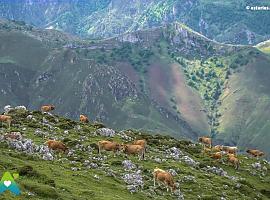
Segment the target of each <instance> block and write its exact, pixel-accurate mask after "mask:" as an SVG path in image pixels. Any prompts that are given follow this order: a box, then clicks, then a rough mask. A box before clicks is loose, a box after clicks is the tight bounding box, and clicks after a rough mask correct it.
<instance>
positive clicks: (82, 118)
mask: <svg viewBox="0 0 270 200" xmlns="http://www.w3.org/2000/svg"><path fill="white" fill-rule="evenodd" d="M80 122H83V123H88V122H89V120H88V117H86V116H85V115H80Z"/></svg>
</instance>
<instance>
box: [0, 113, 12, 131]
mask: <svg viewBox="0 0 270 200" xmlns="http://www.w3.org/2000/svg"><path fill="white" fill-rule="evenodd" d="M11 121H12V117H11V116H8V115H0V122H1V123H2V125H3V122H6V123H7V125H8V128H9V129H10V125H11Z"/></svg>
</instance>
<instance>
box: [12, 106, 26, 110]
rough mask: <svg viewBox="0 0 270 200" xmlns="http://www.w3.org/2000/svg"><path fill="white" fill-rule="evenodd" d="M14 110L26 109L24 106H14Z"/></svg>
mask: <svg viewBox="0 0 270 200" xmlns="http://www.w3.org/2000/svg"><path fill="white" fill-rule="evenodd" d="M15 110H20V111H27V109H26V107H25V106H16V107H15Z"/></svg>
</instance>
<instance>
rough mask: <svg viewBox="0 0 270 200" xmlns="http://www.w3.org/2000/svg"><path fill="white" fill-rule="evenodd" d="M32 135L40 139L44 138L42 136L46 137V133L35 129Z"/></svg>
mask: <svg viewBox="0 0 270 200" xmlns="http://www.w3.org/2000/svg"><path fill="white" fill-rule="evenodd" d="M34 134H35V135H36V136H40V137H44V136H46V135H48V133H47V132H43V131H42V130H40V129H36V130H35V132H34Z"/></svg>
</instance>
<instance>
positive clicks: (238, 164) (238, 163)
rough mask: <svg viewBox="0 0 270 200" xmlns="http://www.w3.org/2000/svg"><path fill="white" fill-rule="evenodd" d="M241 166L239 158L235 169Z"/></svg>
mask: <svg viewBox="0 0 270 200" xmlns="http://www.w3.org/2000/svg"><path fill="white" fill-rule="evenodd" d="M239 167H240V162H239V160H237V162H236V167H235V169H239Z"/></svg>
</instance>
